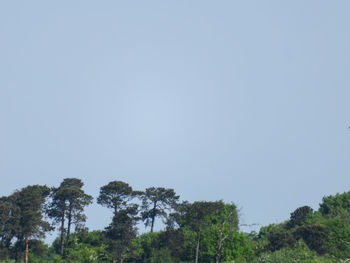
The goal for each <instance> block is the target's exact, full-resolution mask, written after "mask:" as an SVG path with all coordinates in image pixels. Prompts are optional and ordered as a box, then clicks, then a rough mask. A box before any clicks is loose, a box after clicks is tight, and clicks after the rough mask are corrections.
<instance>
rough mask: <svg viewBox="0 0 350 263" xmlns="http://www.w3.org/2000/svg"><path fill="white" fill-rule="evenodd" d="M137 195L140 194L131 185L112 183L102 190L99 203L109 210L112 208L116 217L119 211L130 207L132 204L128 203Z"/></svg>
mask: <svg viewBox="0 0 350 263" xmlns="http://www.w3.org/2000/svg"><path fill="white" fill-rule="evenodd" d="M137 195H138V192H135V191H133V190H132V187H131V186H130V185H129V184H127V183H124V182H121V181H112V182H110V183H108V184H107V185H104V186H102V187H101V188H100V195H99V197H98V198H97V203H98V204H100V205H102V206H106V207H107V208H112V209H113V212H114V216H116V214H117V213H118V211H119V209H126V208H127V207H129V206H130V204H129V203H128V202H129V201H130V200H132V199H133V198H134V197H135V196H137Z"/></svg>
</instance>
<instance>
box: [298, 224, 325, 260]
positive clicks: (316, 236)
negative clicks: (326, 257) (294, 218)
mask: <svg viewBox="0 0 350 263" xmlns="http://www.w3.org/2000/svg"><path fill="white" fill-rule="evenodd" d="M328 235H329V231H328V230H327V228H326V227H325V226H323V225H319V224H314V225H305V226H301V227H299V228H298V229H296V231H295V238H296V239H299V238H302V239H303V240H304V242H305V243H306V244H307V246H308V247H309V248H310V249H312V250H315V251H316V252H317V253H319V254H324V253H325V252H326V249H325V243H326V241H327V238H328Z"/></svg>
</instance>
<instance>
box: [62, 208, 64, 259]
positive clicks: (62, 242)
mask: <svg viewBox="0 0 350 263" xmlns="http://www.w3.org/2000/svg"><path fill="white" fill-rule="evenodd" d="M63 255H64V213H63V215H62V218H61V257H62V258H63Z"/></svg>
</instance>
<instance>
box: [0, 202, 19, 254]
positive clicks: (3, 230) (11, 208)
mask: <svg viewBox="0 0 350 263" xmlns="http://www.w3.org/2000/svg"><path fill="white" fill-rule="evenodd" d="M18 210H19V207H18V206H17V205H16V203H15V202H14V199H13V196H10V197H7V196H3V197H0V260H4V259H5V258H6V257H7V256H8V255H9V250H10V246H11V241H12V239H13V238H14V237H15V236H16V233H18V231H19V217H18V215H19V211H18Z"/></svg>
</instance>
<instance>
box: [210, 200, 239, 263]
mask: <svg viewBox="0 0 350 263" xmlns="http://www.w3.org/2000/svg"><path fill="white" fill-rule="evenodd" d="M214 217H215V225H214V227H215V228H216V229H217V230H216V231H217V232H218V234H219V238H218V248H217V252H216V256H215V262H216V263H219V262H220V259H221V255H222V249H223V246H224V242H225V240H226V239H227V238H229V237H230V236H232V235H233V233H234V232H236V231H237V230H238V213H237V208H236V206H235V205H234V204H224V207H223V208H222V209H220V210H218V211H217V212H216V215H214Z"/></svg>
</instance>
